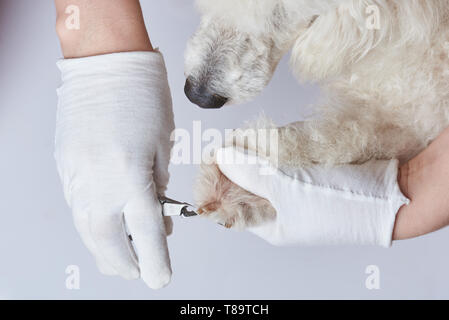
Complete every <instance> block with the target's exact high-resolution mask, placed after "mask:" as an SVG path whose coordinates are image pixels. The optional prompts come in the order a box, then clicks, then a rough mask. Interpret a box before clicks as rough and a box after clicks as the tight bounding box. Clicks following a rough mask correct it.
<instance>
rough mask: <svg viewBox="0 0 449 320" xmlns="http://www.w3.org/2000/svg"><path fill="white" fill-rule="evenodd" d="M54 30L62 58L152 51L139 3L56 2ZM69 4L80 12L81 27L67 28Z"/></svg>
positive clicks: (103, 0)
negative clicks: (59, 44)
mask: <svg viewBox="0 0 449 320" xmlns="http://www.w3.org/2000/svg"><path fill="white" fill-rule="evenodd" d="M55 5H56V12H57V23H56V30H57V33H58V37H59V40H60V43H61V48H62V51H63V54H64V57H65V58H78V57H86V56H93V55H100V54H107V53H113V52H124V51H152V50H153V48H152V45H151V42H150V39H149V37H148V33H147V31H146V28H145V23H144V20H143V16H142V11H141V8H140V4H139V1H138V0H114V1H110V0H95V1H89V0H55ZM69 5H75V6H77V7H78V8H79V12H80V28H79V29H78V30H76V29H75V30H70V29H68V28H67V26H66V19H67V17H68V14H67V13H66V12H65V10H66V8H67V7H68V6H69Z"/></svg>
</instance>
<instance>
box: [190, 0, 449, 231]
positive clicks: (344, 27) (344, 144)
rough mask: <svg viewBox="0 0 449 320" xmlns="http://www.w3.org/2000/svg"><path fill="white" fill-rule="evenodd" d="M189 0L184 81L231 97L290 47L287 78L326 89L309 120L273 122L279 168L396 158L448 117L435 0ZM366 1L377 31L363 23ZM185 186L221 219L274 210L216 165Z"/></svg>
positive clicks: (439, 5)
mask: <svg viewBox="0 0 449 320" xmlns="http://www.w3.org/2000/svg"><path fill="white" fill-rule="evenodd" d="M197 2H198V7H199V8H200V10H201V13H202V22H201V25H200V27H199V30H198V31H197V32H196V34H195V35H194V36H193V37H192V39H191V41H190V42H189V44H188V48H187V51H186V75H187V76H188V77H190V79H193V81H196V82H201V83H202V84H203V85H206V86H207V87H208V88H209V89H210V90H211V91H213V92H215V93H217V94H219V95H221V96H224V97H227V98H228V99H229V101H230V102H231V103H237V102H243V101H247V100H249V99H251V98H252V97H254V96H255V95H256V94H258V93H259V92H260V91H261V90H262V89H263V88H264V86H265V85H266V84H267V83H268V82H269V80H270V78H271V76H272V74H273V71H274V69H275V68H276V66H277V63H278V62H279V60H280V58H281V57H282V56H283V55H284V54H285V53H286V52H287V51H288V50H289V49H291V50H292V55H291V65H292V69H293V71H294V73H295V74H296V75H297V77H298V78H299V79H300V80H302V81H311V82H316V83H319V84H320V85H321V87H322V88H323V92H325V93H326V98H325V100H324V101H325V102H324V103H321V104H320V105H318V106H317V109H316V110H317V114H316V115H315V116H314V117H312V118H310V119H307V120H306V121H304V122H298V123H294V124H291V125H288V126H286V127H283V128H279V132H280V145H279V147H280V150H279V163H280V164H281V165H289V166H294V167H298V166H307V165H311V164H317V163H318V164H324V165H338V164H343V163H361V162H365V161H367V160H369V159H372V158H376V159H391V158H398V159H399V160H400V161H401V162H403V161H406V160H408V159H410V158H411V157H413V156H414V155H416V154H417V153H418V152H419V151H421V150H422V149H423V148H425V147H426V146H427V145H428V144H429V143H430V142H431V141H432V140H433V139H434V138H435V137H436V136H437V135H438V134H439V133H440V132H441V131H442V130H443V129H444V128H445V127H447V126H448V125H449V104H448V97H449V1H447V0H394V1H393V0H340V1H336V0H198V1H197ZM374 6H375V7H374ZM373 8H374V9H376V8H377V9H378V10H379V13H380V15H379V17H380V20H379V27H380V28H379V29H372V28H368V27H367V26H368V25H367V21H368V20H369V19H371V16H372V13H373V12H374V11H372V10H371V9H373ZM270 125H271V124H270ZM196 191H197V192H196V194H197V202H198V204H199V206H200V207H201V211H203V212H205V213H208V214H209V215H212V216H213V217H214V218H215V219H216V220H218V221H221V222H222V223H224V224H226V225H227V226H237V227H246V226H249V225H255V224H258V223H260V222H261V221H263V220H264V219H268V218H273V217H274V216H275V212H274V209H273V208H272V207H271V206H270V204H269V203H268V202H267V201H266V200H264V199H261V198H258V197H256V196H255V195H253V194H250V193H249V192H247V191H245V190H243V189H241V188H240V187H238V186H236V185H235V184H233V183H232V182H230V181H229V180H227V179H226V177H224V176H223V174H222V173H221V172H220V171H219V170H218V168H217V166H216V165H212V166H206V165H205V166H203V169H202V172H201V173H200V178H199V182H198V184H197V186H196Z"/></svg>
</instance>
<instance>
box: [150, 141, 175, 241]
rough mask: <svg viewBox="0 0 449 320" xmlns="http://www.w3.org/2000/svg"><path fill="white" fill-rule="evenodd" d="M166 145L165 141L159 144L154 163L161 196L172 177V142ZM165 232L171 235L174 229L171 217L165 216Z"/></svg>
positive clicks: (156, 181)
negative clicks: (170, 171)
mask: <svg viewBox="0 0 449 320" xmlns="http://www.w3.org/2000/svg"><path fill="white" fill-rule="evenodd" d="M168 144H169V145H166V144H164V143H161V144H159V147H158V150H157V152H156V155H155V156H154V165H153V181H154V182H155V183H156V190H157V194H158V195H159V196H161V195H164V194H165V190H166V189H167V184H168V181H169V178H170V174H169V172H168V166H169V163H170V149H171V143H168ZM164 223H165V232H166V234H167V236H168V235H170V234H171V233H172V231H173V220H172V219H171V217H164Z"/></svg>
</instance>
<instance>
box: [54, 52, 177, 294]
mask: <svg viewBox="0 0 449 320" xmlns="http://www.w3.org/2000/svg"><path fill="white" fill-rule="evenodd" d="M58 67H59V68H60V70H61V73H62V81H63V84H62V86H61V87H60V88H59V89H58V90H57V93H58V98H59V101H58V110H57V123H56V141H55V144H56V146H55V158H56V162H57V167H58V172H59V175H60V178H61V180H62V184H63V188H64V194H65V197H66V200H67V202H68V204H69V206H70V207H71V208H72V211H73V218H74V222H75V226H76V229H77V230H78V232H79V234H80V235H81V237H82V240H83V242H84V243H85V245H86V246H87V247H88V249H89V250H90V251H91V252H92V254H93V255H94V256H95V258H96V261H97V265H98V267H99V268H100V271H102V272H103V273H105V274H118V275H121V276H122V277H124V278H127V279H134V278H138V277H139V275H141V277H142V278H143V280H144V281H145V282H146V283H147V284H148V285H149V286H150V287H152V288H160V287H163V286H164V285H166V284H167V283H168V282H169V281H170V277H171V268H170V260H169V255H168V249H167V242H166V233H167V232H168V233H169V232H171V231H170V230H166V227H165V225H164V219H163V217H162V211H161V206H160V203H159V201H158V198H157V195H158V194H163V192H164V191H165V189H166V185H167V183H168V179H169V174H168V164H169V157H170V149H171V146H172V143H171V142H170V134H171V132H172V130H173V129H174V119H173V111H172V102H171V96H170V89H169V87H168V82H167V75H166V69H165V65H164V60H163V57H162V55H161V54H160V53H159V52H125V53H113V54H107V55H100V56H93V57H87V58H78V59H67V60H61V61H59V62H58ZM125 226H126V227H127V229H128V231H129V233H130V234H131V235H132V238H133V241H134V245H135V247H136V250H137V256H138V260H137V258H136V254H135V253H134V251H133V248H132V245H131V243H130V241H129V239H128V236H127V232H126V230H125ZM169 228H171V225H170V223H168V229H169Z"/></svg>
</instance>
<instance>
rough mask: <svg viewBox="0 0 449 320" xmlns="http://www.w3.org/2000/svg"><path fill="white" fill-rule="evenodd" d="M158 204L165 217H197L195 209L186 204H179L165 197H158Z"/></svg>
mask: <svg viewBox="0 0 449 320" xmlns="http://www.w3.org/2000/svg"><path fill="white" fill-rule="evenodd" d="M159 202H160V203H161V206H162V215H163V216H165V217H173V216H182V217H194V216H197V215H198V213H196V212H195V207H194V206H192V205H191V204H189V203H187V202H179V201H176V200H173V199H170V198H167V197H159Z"/></svg>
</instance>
